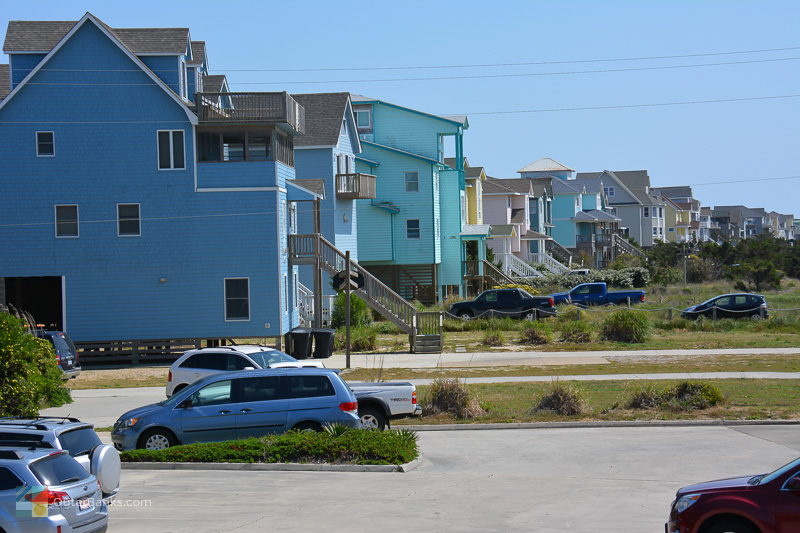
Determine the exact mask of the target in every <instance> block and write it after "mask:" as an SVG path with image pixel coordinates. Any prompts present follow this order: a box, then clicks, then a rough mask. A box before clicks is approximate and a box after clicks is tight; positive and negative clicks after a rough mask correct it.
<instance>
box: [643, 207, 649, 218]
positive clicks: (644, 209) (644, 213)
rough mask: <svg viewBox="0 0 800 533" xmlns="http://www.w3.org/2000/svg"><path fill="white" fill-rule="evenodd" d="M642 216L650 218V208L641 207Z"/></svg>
mask: <svg viewBox="0 0 800 533" xmlns="http://www.w3.org/2000/svg"><path fill="white" fill-rule="evenodd" d="M642 216H643V217H644V218H650V208H649V207H643V208H642Z"/></svg>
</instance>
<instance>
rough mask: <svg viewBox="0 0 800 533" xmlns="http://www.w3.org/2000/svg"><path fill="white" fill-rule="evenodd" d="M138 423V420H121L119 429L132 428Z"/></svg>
mask: <svg viewBox="0 0 800 533" xmlns="http://www.w3.org/2000/svg"><path fill="white" fill-rule="evenodd" d="M138 421H139V419H138V418H129V419H127V420H123V421H122V423H121V424H120V427H123V428H132V427H133V426H135V425H136V422H138Z"/></svg>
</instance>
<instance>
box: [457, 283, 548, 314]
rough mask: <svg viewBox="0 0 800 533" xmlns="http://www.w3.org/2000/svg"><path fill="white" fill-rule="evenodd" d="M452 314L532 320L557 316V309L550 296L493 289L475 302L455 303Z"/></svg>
mask: <svg viewBox="0 0 800 533" xmlns="http://www.w3.org/2000/svg"><path fill="white" fill-rule="evenodd" d="M494 311H496V312H494ZM450 313H451V314H453V315H456V316H457V317H459V318H478V317H480V318H490V317H492V316H494V317H503V316H512V317H519V318H527V319H529V320H531V319H534V318H541V317H547V316H555V315H556V308H555V302H554V301H553V298H552V297H550V296H533V295H532V294H529V293H528V292H527V291H525V290H523V289H492V290H489V291H484V292H482V293H481V294H480V295H479V296H478V297H477V298H475V299H474V300H467V301H464V302H457V303H454V304H453V305H451V306H450Z"/></svg>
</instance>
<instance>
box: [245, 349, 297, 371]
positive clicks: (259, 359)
mask: <svg viewBox="0 0 800 533" xmlns="http://www.w3.org/2000/svg"><path fill="white" fill-rule="evenodd" d="M247 356H248V357H250V358H251V359H252V360H253V361H255V362H256V363H258V366H260V367H261V368H269V367H270V366H272V365H274V364H276V363H296V362H297V359H295V358H294V357H292V356H291V355H286V354H285V353H283V352H279V351H277V350H270V351H266V352H256V353H249V354H247Z"/></svg>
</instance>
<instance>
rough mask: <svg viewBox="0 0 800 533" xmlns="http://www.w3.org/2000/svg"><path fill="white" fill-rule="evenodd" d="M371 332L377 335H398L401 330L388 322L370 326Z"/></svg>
mask: <svg viewBox="0 0 800 533" xmlns="http://www.w3.org/2000/svg"><path fill="white" fill-rule="evenodd" d="M372 331H374V332H375V333H377V334H378V335H399V334H401V333H403V330H401V329H400V328H398V327H397V326H396V325H394V324H392V323H391V322H388V321H382V322H378V323H376V324H373V325H372Z"/></svg>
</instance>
